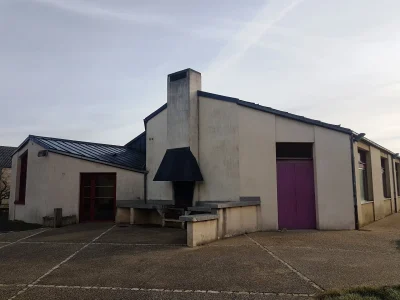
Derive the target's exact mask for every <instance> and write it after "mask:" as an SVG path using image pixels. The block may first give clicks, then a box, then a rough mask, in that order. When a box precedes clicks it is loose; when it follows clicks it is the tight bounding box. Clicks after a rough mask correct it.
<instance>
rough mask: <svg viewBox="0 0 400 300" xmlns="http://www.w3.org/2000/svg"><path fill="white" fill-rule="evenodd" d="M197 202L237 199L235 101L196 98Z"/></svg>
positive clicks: (237, 163) (237, 164)
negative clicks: (197, 140) (199, 179)
mask: <svg viewBox="0 0 400 300" xmlns="http://www.w3.org/2000/svg"><path fill="white" fill-rule="evenodd" d="M198 162H199V166H200V170H201V172H202V174H203V178H204V182H203V183H200V184H198V187H199V200H200V201H216V200H220V201H224V200H225V201H227V200H233V201H238V200H239V196H240V179H239V121H238V109H237V105H236V104H235V103H230V102H224V101H216V100H212V99H208V98H204V97H199V157H198Z"/></svg>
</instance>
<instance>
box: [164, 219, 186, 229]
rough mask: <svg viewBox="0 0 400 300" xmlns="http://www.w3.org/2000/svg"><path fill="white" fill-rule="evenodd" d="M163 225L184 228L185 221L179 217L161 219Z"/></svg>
mask: <svg viewBox="0 0 400 300" xmlns="http://www.w3.org/2000/svg"><path fill="white" fill-rule="evenodd" d="M163 223H164V227H172V228H182V229H185V221H182V220H179V219H163Z"/></svg>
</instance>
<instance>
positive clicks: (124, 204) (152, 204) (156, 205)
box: [116, 200, 174, 209]
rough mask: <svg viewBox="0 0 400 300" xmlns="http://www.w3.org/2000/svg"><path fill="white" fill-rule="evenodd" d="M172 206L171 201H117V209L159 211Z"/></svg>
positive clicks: (172, 202)
mask: <svg viewBox="0 0 400 300" xmlns="http://www.w3.org/2000/svg"><path fill="white" fill-rule="evenodd" d="M173 204H174V201H172V200H147V201H146V202H144V201H143V200H117V203H116V205H117V207H120V208H142V209H161V208H163V207H166V206H171V205H173Z"/></svg>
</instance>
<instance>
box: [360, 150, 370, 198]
mask: <svg viewBox="0 0 400 300" xmlns="http://www.w3.org/2000/svg"><path fill="white" fill-rule="evenodd" d="M367 155H368V152H367V151H363V150H358V174H359V184H360V197H361V200H363V201H370V198H369V194H368V172H369V170H368V164H367Z"/></svg>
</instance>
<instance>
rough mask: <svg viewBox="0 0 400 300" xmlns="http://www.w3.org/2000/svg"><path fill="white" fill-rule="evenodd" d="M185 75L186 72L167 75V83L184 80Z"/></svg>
mask: <svg viewBox="0 0 400 300" xmlns="http://www.w3.org/2000/svg"><path fill="white" fill-rule="evenodd" d="M186 74H187V72H186V71H182V72H178V73H175V74H172V75H169V82H173V81H177V80H180V79H184V78H186Z"/></svg>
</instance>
